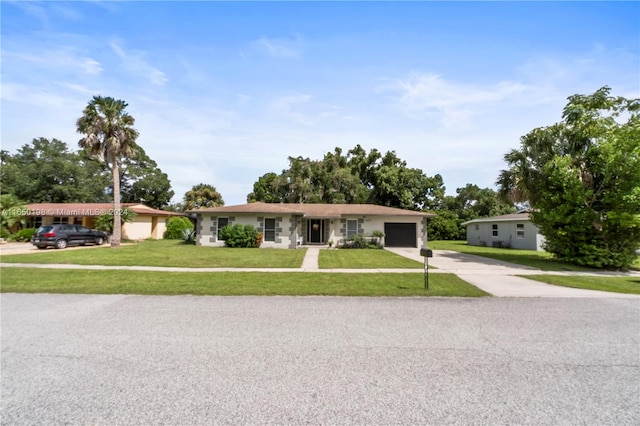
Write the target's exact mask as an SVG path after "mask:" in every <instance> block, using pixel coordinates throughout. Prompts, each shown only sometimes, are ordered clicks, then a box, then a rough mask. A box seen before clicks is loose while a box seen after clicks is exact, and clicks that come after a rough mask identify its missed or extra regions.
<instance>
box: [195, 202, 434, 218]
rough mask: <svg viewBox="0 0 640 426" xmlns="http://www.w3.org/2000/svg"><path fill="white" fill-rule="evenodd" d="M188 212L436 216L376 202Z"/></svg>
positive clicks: (269, 205) (248, 206)
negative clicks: (380, 204)
mask: <svg viewBox="0 0 640 426" xmlns="http://www.w3.org/2000/svg"><path fill="white" fill-rule="evenodd" d="M187 213H196V214H202V213H218V214H229V213H235V214H239V213H248V214H293V215H300V216H304V217H311V218H340V217H343V216H420V217H434V216H435V214H433V213H425V212H419V211H414V210H405V209H399V208H395V207H386V206H377V205H375V204H304V203H263V202H256V203H249V204H239V205H235V206H221V207H209V208H205V209H199V210H191V211H188V212H187Z"/></svg>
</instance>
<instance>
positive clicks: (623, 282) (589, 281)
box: [523, 275, 640, 294]
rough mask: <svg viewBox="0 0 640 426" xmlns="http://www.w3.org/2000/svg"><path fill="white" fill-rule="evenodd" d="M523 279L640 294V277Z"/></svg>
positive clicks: (545, 276) (526, 276) (542, 276)
mask: <svg viewBox="0 0 640 426" xmlns="http://www.w3.org/2000/svg"><path fill="white" fill-rule="evenodd" d="M523 278H529V279H532V280H536V281H540V282H543V283H547V284H553V285H560V286H563V287H573V288H584V289H587V290H601V291H610V292H614V293H628V294H640V277H601V276H598V277H592V276H569V277H567V276H558V275H523Z"/></svg>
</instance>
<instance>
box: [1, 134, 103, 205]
mask: <svg viewBox="0 0 640 426" xmlns="http://www.w3.org/2000/svg"><path fill="white" fill-rule="evenodd" d="M0 161H1V163H2V167H1V168H0V182H1V184H2V192H3V193H7V194H13V195H15V196H17V197H18V198H20V199H22V200H28V202H32V203H65V202H78V203H82V202H106V201H107V197H108V196H107V193H106V192H105V188H106V187H107V185H108V181H109V179H108V177H107V176H106V175H105V173H103V170H102V166H101V165H100V164H99V163H98V162H97V161H95V160H93V159H91V158H90V157H89V156H88V155H86V154H85V152H84V151H81V152H78V153H76V152H73V151H69V148H68V146H67V144H66V143H64V142H62V141H60V140H58V139H52V140H49V139H46V138H37V139H33V141H32V142H31V143H30V144H26V145H23V146H22V147H21V148H19V149H18V150H17V152H16V153H15V154H13V155H11V154H10V153H8V152H7V151H2V155H1V156H0Z"/></svg>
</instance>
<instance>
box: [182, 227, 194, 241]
mask: <svg viewBox="0 0 640 426" xmlns="http://www.w3.org/2000/svg"><path fill="white" fill-rule="evenodd" d="M182 239H183V240H184V243H185V244H195V243H196V231H194V230H192V229H183V230H182Z"/></svg>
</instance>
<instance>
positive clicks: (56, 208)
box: [25, 203, 182, 217]
mask: <svg viewBox="0 0 640 426" xmlns="http://www.w3.org/2000/svg"><path fill="white" fill-rule="evenodd" d="M25 207H26V208H27V212H28V214H27V216H75V217H82V216H100V215H101V214H104V213H108V212H109V211H110V210H113V203H33V204H27V205H26V206H25ZM120 207H121V208H123V209H124V208H127V209H129V210H131V211H132V212H134V213H135V214H137V215H144V216H181V215H182V213H176V212H168V211H164V210H158V209H152V208H151V207H149V206H145V205H144V204H140V203H122V204H120Z"/></svg>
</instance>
